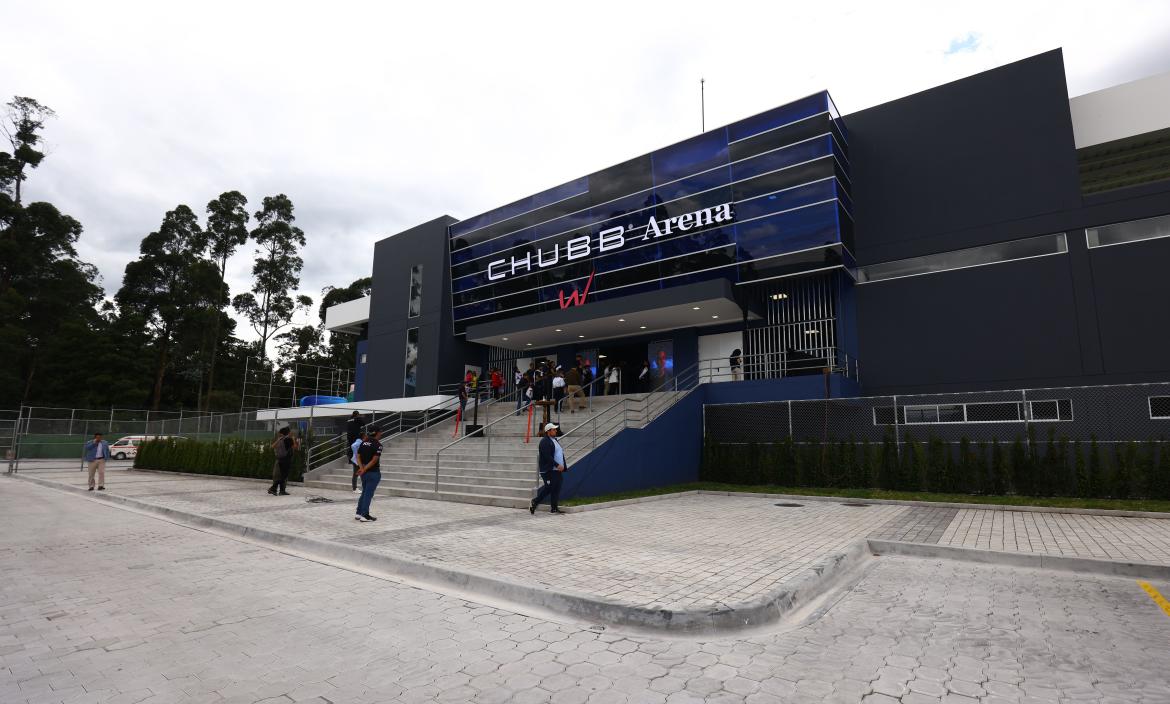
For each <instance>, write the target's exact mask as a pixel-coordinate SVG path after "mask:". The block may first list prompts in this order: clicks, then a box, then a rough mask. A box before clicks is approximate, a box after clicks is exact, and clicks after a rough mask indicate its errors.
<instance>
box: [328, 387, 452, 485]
mask: <svg viewBox="0 0 1170 704" xmlns="http://www.w3.org/2000/svg"><path fill="white" fill-rule="evenodd" d="M458 403H459V398H458V397H455V398H447V399H444V400H442V401H438V402H436V403H434V404H432V405H430V406H428V407H426V408H424V409H422V410H419V411H395V412H393V413H388V414H387V415H386V416H383V418H382V419H380V420H379V419H376V418H375V420H371V421H370V422H369V423H367V424H366V425H365V428H366V429H367V430H369V429H371V428H372V429H374V430H382V431H383V432H385V431H386V430H387V429H389V428H390V426H393V425H394V424H395V423H397V432H395V433H394V434H392V435H390V436H388V437H385V438H383V439H382V442H383V443H388V442H390V441H391V440H394V439H395V438H398V437H401V436H402V435H404V434H406V433H409V432H412V431H415V430H416V429H420V428H421V429H422V430H425V429H426V428H428V427H430V426H432V425H434V424H435V423H437V422H440V421H443V420H446V419H447V418H449V417H450V415H449V414H444V413H442V411H443V410H446V411H450V412H453V411H454V409H453V408H449V409H441V406H443V405H444V404H455V405H458ZM436 411H440V412H439V413H438V414H436V416H435V417H433V418H432V417H431V414H432V413H435V412H436ZM377 413H378V412H377V411H370V414H371V415H372V416H375V417H376V415H377ZM419 413H421V414H422V415H423V422H422V423H421V424H418V423H416V424H414V425H411V426H410V427H409V428H404V427H403V425H404V423H403V418H404V416H405V415H406V414H419ZM346 439H347V437H346V435H345V433H339V434H337V435H334V436H332V437H330V438H327V439H326V440H323V441H322V442H319V443H314V444H313V445H312V446H310V447H309V448H308V450H307V451H306V453H307V456H306V458H305V467H306V470H307V471H312V470H315V469H320V468H321V467H324V466H326V465H327V464H329V463H330V462H334V461H336V460H337V459H338V458H340V457H342V456H343V455H345V449H346V447H347V443H346ZM330 447H333V448H334V449H333V450H330ZM322 452H327V453H328V454H326V455H325V458H324V459H321V458H320V456H321V453H322ZM417 456H418V446H417V441H416V444H415V457H416V458H417ZM315 457H316V461H315V464H314V458H315Z"/></svg>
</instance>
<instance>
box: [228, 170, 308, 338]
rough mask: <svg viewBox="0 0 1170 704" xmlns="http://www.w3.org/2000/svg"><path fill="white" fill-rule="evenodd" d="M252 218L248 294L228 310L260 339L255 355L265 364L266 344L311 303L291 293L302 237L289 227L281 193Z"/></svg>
mask: <svg viewBox="0 0 1170 704" xmlns="http://www.w3.org/2000/svg"><path fill="white" fill-rule="evenodd" d="M255 217H256V223H257V224H256V227H255V228H254V229H253V230H252V239H253V240H255V241H256V246H257V247H256V261H255V263H254V264H253V265H252V277H253V281H252V290H251V291H250V292H248V293H241V294H240V295H238V296H236V297H235V298H233V299H232V306H233V307H234V308H235V309H236V311H237V312H238V313H240V314H241V315H243V316H244V317H246V318H247V319H248V322H250V323H251V324H252V328H253V329H254V330H255V331H256V334H257V335H259V336H260V340H259V342H258V344H257V354H258V355H259V357H260V358H261V359H263V360H266V359H267V348H268V341H269V340H271V339H272V338H273V337H274V336H275V335H276V333H277V332H279V331H280V330H281V329H282V328H284V327H285V326H287V325H289V324H290V323H291V322H292V319H293V316H294V315H295V314H296V312H297V311H298V310H303V309H305V308H308V307H309V306H311V305H313V299H311V298H309V297H308V296H303V295H295V294H294V293H293V292H294V291H296V288H297V287H298V286H299V285H300V283H301V268H302V267H303V266H304V261H303V260H302V259H301V257H300V254H299V252H300V249H299V248H300V247H304V246H305V233H304V232H302V231H301V228H299V227H297V226H296V225H294V224H293V222H294V221H295V220H296V218H295V217H294V216H293V204H292V201H291V200H290V199H289V197H288V196H286V195H284V194H283V193H281V194H279V195H275V196H268V197H266V198H265V199H264V201H263V203H262V204H261V208H260V210H258V211H256V214H255Z"/></svg>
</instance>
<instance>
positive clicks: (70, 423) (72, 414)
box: [66, 408, 77, 435]
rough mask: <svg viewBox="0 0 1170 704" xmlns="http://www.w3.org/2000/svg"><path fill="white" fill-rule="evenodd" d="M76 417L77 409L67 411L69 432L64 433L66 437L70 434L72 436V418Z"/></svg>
mask: <svg viewBox="0 0 1170 704" xmlns="http://www.w3.org/2000/svg"><path fill="white" fill-rule="evenodd" d="M76 415H77V409H76V408H70V409H69V432H68V433H66V435H72V434H73V417H74V416H76Z"/></svg>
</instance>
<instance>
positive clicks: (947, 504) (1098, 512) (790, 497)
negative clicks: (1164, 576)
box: [561, 489, 1170, 519]
mask: <svg viewBox="0 0 1170 704" xmlns="http://www.w3.org/2000/svg"><path fill="white" fill-rule="evenodd" d="M696 494H708V495H710V496H740V497H745V498H757V499H785V500H787V501H828V502H830V503H834V502H835V503H847V502H848V503H853V502H862V503H867V504H887V505H890V506H921V507H926V508H966V509H986V510H988V511H1023V512H1026V513H1079V514H1082V515H1086V516H1114V517H1117V518H1156V519H1170V513H1167V512H1164V511H1121V510H1117V509H1107V508H1063V507H1059V506H1012V505H1011V504H969V503H957V502H952V501H911V500H908V499H863V498H852V497H848V496H817V495H808V494H765V493H757V492H753V491H711V490H709V489H691V490H689V491H678V492H674V493H671V494H655V495H653V496H639V497H637V498H634V499H619V500H617V501H605V502H602V503H596V504H583V505H581V506H562V507H561V510H562V511H564V512H565V513H577V512H579V511H596V510H598V509H603V508H616V507H618V506H630V505H632V504H640V503H644V502H646V501H661V500H662V499H676V498H678V497H680V496H694V495H696Z"/></svg>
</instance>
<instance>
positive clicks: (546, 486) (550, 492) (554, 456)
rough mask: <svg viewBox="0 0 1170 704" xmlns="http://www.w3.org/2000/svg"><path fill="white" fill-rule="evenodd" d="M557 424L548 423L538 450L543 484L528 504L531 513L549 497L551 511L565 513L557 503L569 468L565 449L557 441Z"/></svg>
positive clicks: (538, 466)
mask: <svg viewBox="0 0 1170 704" xmlns="http://www.w3.org/2000/svg"><path fill="white" fill-rule="evenodd" d="M557 432H558V431H557V426H556V424H555V423H546V424H545V426H544V437H543V438H541V439H540V448H539V449H538V450H537V452H538V454H537V459H536V468H537V469H538V470H539V471H540V481H541V482H543V485H542V486H541V487H540V491H539V492H537V494H536V498H534V499H532V503H530V504H529V505H528V512H529V513H536V507H537V506H539V505H540V502H541V501H544V500H545V499H546V498H547V499H548V503H549V506H551V507H552V510H551V511H549V513H556V514H562V513H564V512H563V511H561V509H560V508H558V506H557V504H558V502H559V501H560V498H561V484H562V483H563V482H564V479H565V476H564V475H565V472H567V471H568V470H569V466H568V464H567V463H566V462H565V451H564V449H562V448H561V444H560V443H559V442H557Z"/></svg>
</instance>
